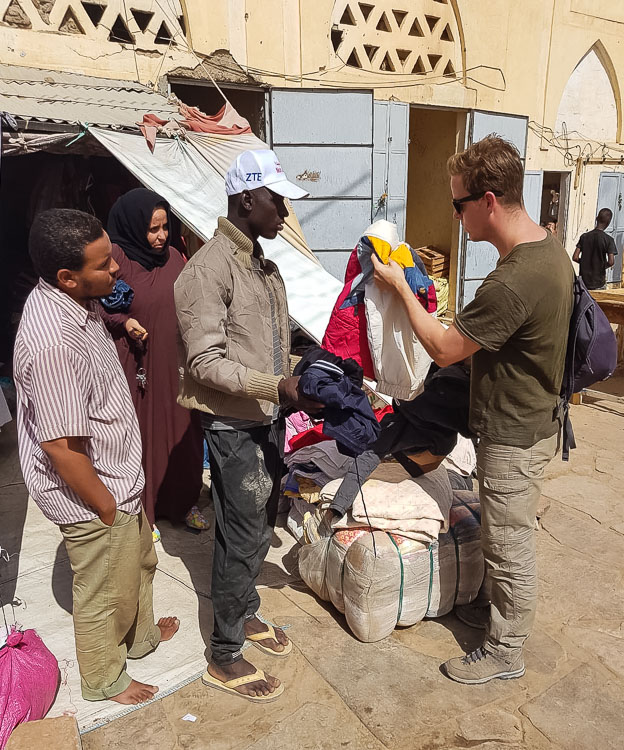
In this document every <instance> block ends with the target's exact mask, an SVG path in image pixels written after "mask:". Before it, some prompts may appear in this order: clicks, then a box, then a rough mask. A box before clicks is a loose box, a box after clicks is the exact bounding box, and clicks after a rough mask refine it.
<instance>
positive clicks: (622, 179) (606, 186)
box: [575, 172, 624, 282]
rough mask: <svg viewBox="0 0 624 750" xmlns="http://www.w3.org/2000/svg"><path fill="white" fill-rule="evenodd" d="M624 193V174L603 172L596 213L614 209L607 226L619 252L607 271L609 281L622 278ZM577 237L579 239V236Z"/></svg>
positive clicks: (599, 184) (608, 232) (599, 185)
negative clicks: (623, 198) (623, 201)
mask: <svg viewBox="0 0 624 750" xmlns="http://www.w3.org/2000/svg"><path fill="white" fill-rule="evenodd" d="M623 194H624V175H623V174H620V173H618V172H602V173H601V175H600V182H599V183H598V203H597V205H596V215H597V214H598V211H600V209H601V208H610V209H611V211H613V219H612V220H611V224H609V226H608V227H607V230H606V231H607V234H610V235H611V237H613V239H614V240H615V246H616V248H617V251H618V254H617V255H616V256H615V265H614V266H613V268H609V269H608V271H607V281H608V282H611V281H621V280H622V252H623V251H624V250H623V246H624V208H623V206H622V196H623ZM575 239H577V240H578V237H576V238H575Z"/></svg>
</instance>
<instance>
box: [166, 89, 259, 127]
mask: <svg viewBox="0 0 624 750" xmlns="http://www.w3.org/2000/svg"><path fill="white" fill-rule="evenodd" d="M170 85H171V91H172V93H174V94H175V95H176V96H177V97H178V99H181V100H182V101H183V102H184V103H185V104H188V105H189V106H190V107H197V108H198V109H201V111H202V112H203V113H204V114H206V115H216V114H217V112H218V111H219V110H220V109H221V107H223V105H224V104H225V102H224V101H223V97H222V96H221V94H220V93H219V92H218V91H217V89H216V88H215V87H214V86H213V85H212V84H211V83H207V82H205V81H194V80H188V79H187V80H185V79H174V78H172V79H170ZM219 85H220V88H221V89H223V92H224V93H225V95H226V96H227V98H228V99H229V100H230V102H231V103H232V106H233V107H234V109H235V110H236V111H237V112H238V114H239V115H242V116H243V117H244V118H245V119H246V120H247V121H248V122H249V125H250V126H251V129H252V131H253V133H254V135H257V136H258V138H260V140H262V141H265V142H266V135H267V134H266V97H265V92H264V90H263V89H261V88H254V87H251V86H249V87H243V86H224V85H222V84H219Z"/></svg>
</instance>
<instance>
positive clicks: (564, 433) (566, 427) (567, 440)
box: [559, 398, 576, 461]
mask: <svg viewBox="0 0 624 750" xmlns="http://www.w3.org/2000/svg"><path fill="white" fill-rule="evenodd" d="M559 420H560V423H561V460H562V461H569V460H570V451H571V450H572V449H574V448H576V440H575V439H574V430H573V429H572V421H571V420H570V404H569V402H568V399H567V398H562V399H561V401H560V404H559Z"/></svg>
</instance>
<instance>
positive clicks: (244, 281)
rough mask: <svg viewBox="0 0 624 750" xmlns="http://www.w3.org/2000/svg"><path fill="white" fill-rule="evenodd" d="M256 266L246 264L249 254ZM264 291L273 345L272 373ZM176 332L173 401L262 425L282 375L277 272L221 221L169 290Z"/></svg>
mask: <svg viewBox="0 0 624 750" xmlns="http://www.w3.org/2000/svg"><path fill="white" fill-rule="evenodd" d="M254 255H255V258H256V259H257V260H258V261H259V262H255V263H254V262H252V256H254ZM269 290H270V291H271V292H272V294H273V299H274V300H275V314H276V318H277V326H278V331H279V336H280V341H281V353H282V363H283V367H282V373H281V374H279V375H275V374H274V362H273V326H272V322H271V301H270V297H269ZM174 294H175V304H176V312H177V316H178V328H179V331H180V335H181V342H180V343H181V347H180V352H179V362H180V365H181V366H180V377H181V382H180V392H179V396H178V403H179V404H181V405H182V406H185V407H186V408H188V409H199V410H201V411H204V412H207V413H208V414H215V415H217V416H220V417H234V418H237V419H246V420H247V419H248V420H257V421H259V422H260V421H266V420H267V418H270V417H271V416H272V414H273V410H274V406H273V405H274V404H277V403H279V395H278V390H277V385H278V383H279V381H280V380H281V379H282V378H284V377H287V376H289V375H290V369H291V368H290V359H289V352H290V327H289V325H288V306H287V303H286V291H285V289H284V282H283V281H282V278H281V276H280V274H279V271H278V269H277V266H276V265H275V264H274V263H273V262H272V261H270V260H266V259H265V258H264V256H263V255H262V250H261V248H260V246H259V245H258V244H257V243H256V245H255V252H254V244H253V243H252V241H251V240H250V239H249V238H248V237H246V236H245V235H244V234H243V233H242V232H241V231H240V230H239V229H237V228H236V227H235V226H234V225H233V224H231V223H230V222H229V221H228V220H227V219H224V218H220V219H219V225H218V228H217V230H216V231H215V234H214V237H213V238H212V239H211V240H210V241H209V242H207V243H206V244H205V245H204V246H203V247H202V248H201V249H200V250H199V251H198V252H197V253H196V254H195V255H193V257H192V258H191V259H190V260H189V262H188V263H187V264H186V266H185V267H184V269H183V271H182V273H181V274H180V276H179V277H178V280H177V281H176V283H175V287H174Z"/></svg>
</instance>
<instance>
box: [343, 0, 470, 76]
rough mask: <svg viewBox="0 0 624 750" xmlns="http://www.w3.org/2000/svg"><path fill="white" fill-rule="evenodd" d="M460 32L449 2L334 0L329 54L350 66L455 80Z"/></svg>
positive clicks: (429, 0)
mask: <svg viewBox="0 0 624 750" xmlns="http://www.w3.org/2000/svg"><path fill="white" fill-rule="evenodd" d="M458 41H459V28H458V24H457V19H456V17H455V10H454V7H453V4H452V3H451V0H369V1H368V2H358V0H337V2H336V4H335V6H334V12H333V15H332V27H331V46H332V52H333V54H334V55H335V56H336V57H337V58H338V59H339V60H342V62H344V63H345V64H346V65H347V66H349V67H351V68H360V69H362V70H374V71H382V72H390V73H392V72H395V73H403V74H410V75H421V74H422V75H425V74H429V75H431V74H432V73H434V74H435V73H437V74H438V75H441V76H450V77H454V76H455V75H456V71H457V70H459V69H460V67H461V65H460V63H459V59H460V58H459V52H458V50H459V45H458Z"/></svg>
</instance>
